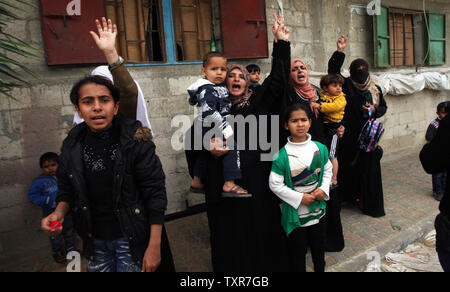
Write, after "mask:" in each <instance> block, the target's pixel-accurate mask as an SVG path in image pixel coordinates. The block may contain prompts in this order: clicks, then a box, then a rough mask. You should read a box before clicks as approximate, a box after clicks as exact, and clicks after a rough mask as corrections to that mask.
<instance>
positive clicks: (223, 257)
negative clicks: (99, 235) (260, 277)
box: [204, 16, 290, 272]
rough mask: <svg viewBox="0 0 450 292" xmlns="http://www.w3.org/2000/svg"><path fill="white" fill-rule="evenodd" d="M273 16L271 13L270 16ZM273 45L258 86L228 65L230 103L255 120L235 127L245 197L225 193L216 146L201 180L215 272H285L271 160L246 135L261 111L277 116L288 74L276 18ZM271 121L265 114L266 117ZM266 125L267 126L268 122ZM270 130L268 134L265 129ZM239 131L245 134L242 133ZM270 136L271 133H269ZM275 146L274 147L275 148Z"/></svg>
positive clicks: (286, 46)
mask: <svg viewBox="0 0 450 292" xmlns="http://www.w3.org/2000/svg"><path fill="white" fill-rule="evenodd" d="M275 18H276V16H275ZM273 32H274V38H275V43H274V50H273V60H272V70H271V73H270V75H269V76H268V77H267V78H266V80H265V81H264V83H263V84H262V86H261V88H260V89H258V91H256V92H252V91H251V90H250V89H249V85H250V78H249V74H248V72H247V70H246V69H245V67H243V66H240V65H232V66H230V67H229V71H228V77H227V88H228V90H229V92H230V100H231V101H232V103H233V106H232V114H233V115H235V116H236V115H242V116H243V117H244V118H246V117H251V116H254V117H255V118H256V121H258V122H257V124H256V125H248V126H246V128H247V129H246V131H245V133H244V131H242V129H236V127H235V131H234V133H235V136H237V137H235V139H236V140H237V141H239V140H240V139H242V138H245V144H246V147H245V149H240V150H239V155H240V165H241V171H242V179H241V180H240V181H238V183H239V185H241V186H242V187H243V188H245V189H246V190H248V192H249V193H250V194H251V195H252V197H250V198H224V197H222V196H221V193H222V185H223V173H222V162H221V159H220V154H222V153H224V152H225V151H224V150H220V148H221V147H216V148H214V147H212V150H211V154H213V155H210V157H209V159H208V163H207V171H206V173H207V175H206V177H205V179H204V184H205V192H206V207H207V216H208V221H209V226H210V232H211V256H212V263H213V269H214V271H215V272H267V271H287V270H289V267H288V264H287V263H288V260H287V246H286V244H287V242H286V237H285V235H284V233H283V230H282V227H281V211H280V208H279V201H278V199H277V197H276V196H275V195H274V194H273V193H272V192H271V191H270V189H269V184H268V178H269V174H270V169H271V161H262V160H261V154H263V153H264V152H265V151H264V150H262V147H261V146H260V145H259V143H258V146H257V149H256V150H250V149H249V147H248V146H249V142H250V137H251V135H252V134H254V133H259V130H260V127H262V126H263V125H261V124H260V122H259V117H260V116H262V115H278V114H279V111H280V106H279V104H280V99H281V98H282V94H283V91H284V88H285V86H284V85H285V84H286V80H287V78H288V74H289V62H290V43H289V42H288V39H289V31H288V30H287V29H286V28H285V27H284V26H283V25H282V20H280V21H278V20H277V18H276V21H275V25H274V28H273ZM268 120H270V118H269V119H268ZM267 129H270V125H269V126H268V128H267ZM268 134H270V133H268ZM242 135H244V137H242ZM269 136H270V135H269ZM276 151H278V149H276Z"/></svg>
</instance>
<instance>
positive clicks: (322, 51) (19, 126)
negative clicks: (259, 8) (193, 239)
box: [0, 0, 450, 261]
mask: <svg viewBox="0 0 450 292" xmlns="http://www.w3.org/2000/svg"><path fill="white" fill-rule="evenodd" d="M34 2H35V3H36V5H37V4H38V1H37V0H34ZM283 2H284V5H285V15H286V23H287V25H288V27H289V28H290V30H291V40H292V56H293V57H300V58H302V59H304V60H305V61H306V63H307V64H308V65H309V66H310V70H311V71H312V72H315V73H312V75H314V76H317V77H319V76H320V75H321V74H323V73H322V72H325V71H326V67H327V63H328V58H329V56H331V54H332V53H333V51H334V50H335V49H336V40H337V38H338V37H339V36H340V35H342V34H345V35H347V36H348V37H349V44H348V48H347V50H346V54H347V58H346V61H345V64H344V68H348V66H349V64H350V62H351V60H353V59H355V58H357V57H363V58H366V59H367V60H368V61H369V62H370V63H371V64H373V49H372V48H373V40H372V18H371V17H369V16H367V15H365V14H362V15H360V14H358V11H357V9H356V10H355V9H354V8H353V9H352V6H355V5H356V6H357V5H361V4H360V3H364V2H365V3H369V2H370V1H349V0H335V1H329V0H284V1H283ZM383 2H384V1H383ZM385 2H386V3H387V4H391V5H392V6H395V7H400V8H402V7H403V8H409V9H418V10H419V9H422V1H421V0H403V1H393V0H390V1H385ZM426 4H427V9H429V10H434V11H444V12H446V13H447V38H448V39H450V27H449V25H450V21H449V19H450V18H449V15H450V3H448V1H446V0H435V1H426ZM266 6H267V11H266V12H267V18H268V31H269V32H270V31H271V26H272V23H273V20H272V14H273V13H274V12H276V10H277V1H275V0H266ZM21 15H22V16H23V17H24V18H25V19H24V20H23V21H18V22H16V23H15V25H14V26H11V27H9V28H8V32H9V33H12V34H13V35H15V36H17V37H20V38H22V39H24V40H26V41H27V42H28V43H29V44H31V45H33V46H35V47H37V48H40V49H41V50H42V51H41V52H40V54H41V55H42V58H40V59H30V58H17V57H16V56H12V57H14V58H16V59H19V60H20V61H22V62H23V63H24V64H28V65H29V66H30V67H31V69H32V70H34V72H36V76H37V77H36V78H34V79H33V78H32V79H30V82H31V83H32V85H31V86H28V87H23V88H19V89H16V90H14V92H13V95H14V96H15V97H16V99H17V101H15V100H11V99H7V98H5V97H3V96H1V97H0V261H1V260H2V259H6V257H9V256H14V255H16V254H23V253H26V252H28V251H30V250H33V249H37V248H41V247H44V246H47V245H48V240H47V239H46V237H45V235H44V234H43V233H42V232H41V231H40V226H39V222H40V218H41V211H40V208H38V207H36V206H33V205H32V204H31V203H30V202H29V201H28V200H27V198H26V194H27V191H28V187H29V186H30V184H31V182H32V181H33V179H34V178H35V177H36V176H37V175H39V173H40V169H39V165H38V159H39V156H40V155H41V154H42V153H44V152H47V151H54V152H59V148H60V146H61V142H62V140H63V139H64V137H65V135H66V134H67V131H68V129H69V127H70V126H71V122H72V116H73V112H74V111H73V107H72V105H71V104H70V101H69V91H70V89H71V86H72V84H73V83H74V82H75V81H76V80H78V79H79V78H80V77H83V76H84V75H86V74H88V73H89V72H90V71H91V70H92V69H93V68H94V67H93V66H60V67H48V66H46V63H45V59H44V55H43V49H44V47H43V41H42V36H41V27H40V25H41V24H40V16H39V12H38V9H30V8H26V12H21ZM269 34H270V33H269ZM271 41H272V37H271V36H269V42H271ZM269 48H270V51H271V43H269ZM447 56H450V45H449V44H448V41H447ZM447 60H448V58H447ZM236 62H239V63H242V64H245V65H246V64H249V63H257V64H259V65H260V66H261V67H262V69H263V73H265V74H267V73H268V72H269V70H270V58H267V59H261V60H237V61H236ZM449 65H450V63H449V61H447V63H446V65H445V66H442V68H449V67H450V66H449ZM129 70H130V72H131V74H132V76H133V77H134V78H135V79H136V80H138V81H139V83H140V85H141V87H142V89H143V92H144V94H145V97H146V100H147V105H148V109H149V115H150V120H151V123H152V127H153V129H154V131H155V133H156V136H155V139H154V141H155V143H156V146H157V153H158V155H159V157H160V159H161V161H162V164H163V167H164V170H165V173H166V176H167V181H166V185H167V194H168V198H169V205H168V211H167V213H174V212H177V211H182V210H184V209H186V207H187V205H188V200H187V199H188V194H187V188H188V185H189V181H190V178H189V175H188V173H187V166H186V162H185V157H184V152H183V151H174V150H173V149H172V147H171V138H172V135H173V133H174V132H175V131H176V130H177V128H172V127H171V120H172V118H173V117H174V116H175V115H178V114H183V115H191V116H192V115H193V108H192V107H190V106H189V105H188V103H187V94H186V88H187V87H188V86H189V85H190V84H191V83H192V82H193V81H195V80H196V79H197V78H199V77H200V65H178V66H148V67H130V68H129ZM389 70H391V71H393V70H394V69H389ZM448 99H450V98H449V93H448V92H443V91H431V90H424V91H422V92H419V93H416V94H413V95H407V96H386V100H387V103H388V106H389V109H388V112H387V114H386V116H385V117H384V118H383V121H384V122H385V124H386V134H385V136H384V138H383V141H382V145H383V146H384V147H385V150H386V151H387V152H392V151H396V150H400V149H402V148H406V147H410V146H414V147H419V146H420V145H422V144H423V143H424V138H423V137H424V134H425V130H426V127H427V125H428V123H429V122H430V121H431V120H432V119H433V118H434V116H435V114H434V112H435V107H436V105H437V103H438V102H440V101H443V100H448Z"/></svg>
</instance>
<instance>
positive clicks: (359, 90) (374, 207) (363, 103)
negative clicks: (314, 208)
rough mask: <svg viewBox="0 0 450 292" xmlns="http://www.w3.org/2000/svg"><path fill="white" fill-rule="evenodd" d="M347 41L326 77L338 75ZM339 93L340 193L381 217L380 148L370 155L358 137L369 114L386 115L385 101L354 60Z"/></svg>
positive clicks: (363, 66) (364, 65) (341, 40)
mask: <svg viewBox="0 0 450 292" xmlns="http://www.w3.org/2000/svg"><path fill="white" fill-rule="evenodd" d="M345 47H346V38H345V37H343V36H342V37H340V38H339V40H338V50H337V51H336V52H334V54H333V56H332V57H331V58H330V60H329V63H328V73H329V74H340V72H341V67H342V64H343V63H344V59H345V54H344V49H345ZM342 91H343V92H344V93H345V94H346V99H347V106H346V108H345V115H344V125H345V128H346V129H345V134H344V136H343V138H342V139H341V141H340V142H339V148H340V149H339V158H338V159H339V174H338V182H339V193H340V194H341V196H342V198H343V200H345V201H348V202H350V203H358V207H359V208H360V209H361V210H362V212H363V213H364V214H366V215H370V216H372V217H382V216H384V215H385V212H384V200H383V185H382V180H381V166H380V160H381V157H382V155H383V150H382V149H381V147H379V146H378V147H377V148H376V149H375V150H374V151H372V152H367V153H366V152H362V151H360V149H359V144H358V137H359V134H360V132H361V129H362V127H363V126H364V124H365V122H366V121H367V120H368V119H369V118H368V112H369V111H371V112H372V116H373V117H374V118H380V117H382V116H383V115H384V114H385V113H386V111H387V105H386V101H385V100H384V98H383V93H382V92H381V89H380V87H379V86H377V85H376V84H375V82H374V81H373V80H372V79H371V77H370V74H369V64H368V63H367V62H366V61H365V60H363V59H356V60H354V61H353V62H352V63H351V65H350V78H345V83H344V85H343V86H342Z"/></svg>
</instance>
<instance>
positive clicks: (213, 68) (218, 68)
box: [202, 57, 227, 85]
mask: <svg viewBox="0 0 450 292" xmlns="http://www.w3.org/2000/svg"><path fill="white" fill-rule="evenodd" d="M202 73H203V75H204V76H205V78H206V79H208V80H209V81H211V82H212V83H214V84H216V85H218V84H221V83H223V82H224V81H225V78H226V76H227V59H225V58H222V57H212V58H210V59H209V61H208V64H206V66H205V67H203V68H202Z"/></svg>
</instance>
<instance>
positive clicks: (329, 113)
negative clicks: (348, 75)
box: [312, 74, 347, 185]
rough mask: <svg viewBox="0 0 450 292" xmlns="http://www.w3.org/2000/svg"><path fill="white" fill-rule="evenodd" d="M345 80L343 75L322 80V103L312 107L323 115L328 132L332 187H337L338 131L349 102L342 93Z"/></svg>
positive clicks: (324, 77)
mask: <svg viewBox="0 0 450 292" xmlns="http://www.w3.org/2000/svg"><path fill="white" fill-rule="evenodd" d="M342 84H344V78H343V77H342V76H341V75H337V74H329V75H325V76H323V77H322V78H321V79H320V88H321V89H322V90H323V91H322V92H321V93H320V103H314V104H313V105H312V107H313V108H314V109H318V110H319V111H320V112H321V113H323V122H324V126H325V129H326V130H325V131H326V139H327V141H326V142H327V147H328V149H329V151H330V161H331V163H332V164H333V177H332V178H331V183H332V185H337V174H338V168H339V165H338V160H337V145H338V139H339V138H338V135H337V132H336V130H337V129H338V128H339V127H340V126H342V119H343V118H344V113H345V106H346V105H347V100H346V99H345V94H344V93H343V92H342Z"/></svg>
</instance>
